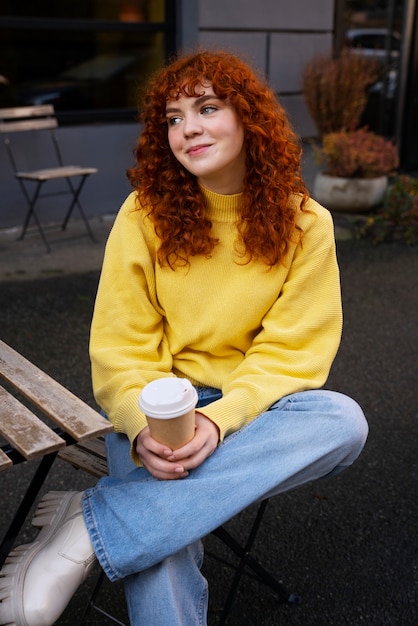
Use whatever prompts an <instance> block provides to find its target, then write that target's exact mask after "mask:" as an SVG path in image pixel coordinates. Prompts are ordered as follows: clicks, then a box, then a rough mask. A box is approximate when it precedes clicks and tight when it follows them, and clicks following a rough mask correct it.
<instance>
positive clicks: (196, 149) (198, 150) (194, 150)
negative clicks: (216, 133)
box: [187, 143, 210, 156]
mask: <svg viewBox="0 0 418 626" xmlns="http://www.w3.org/2000/svg"><path fill="white" fill-rule="evenodd" d="M208 148H210V144H207V143H205V144H200V145H198V146H192V147H191V148H189V149H188V150H187V154H188V155H189V156H198V155H200V154H203V152H206V150H207V149H208Z"/></svg>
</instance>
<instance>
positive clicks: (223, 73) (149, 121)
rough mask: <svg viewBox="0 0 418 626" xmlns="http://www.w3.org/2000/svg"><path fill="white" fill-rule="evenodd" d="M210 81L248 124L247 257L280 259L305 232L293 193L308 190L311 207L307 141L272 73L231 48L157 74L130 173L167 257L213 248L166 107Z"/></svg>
mask: <svg viewBox="0 0 418 626" xmlns="http://www.w3.org/2000/svg"><path fill="white" fill-rule="evenodd" d="M208 82H209V83H210V84H211V85H212V88H213V90H214V92H215V93H216V95H217V96H218V97H219V98H221V99H228V102H229V103H230V104H231V105H232V106H233V107H234V108H235V110H236V112H237V114H238V116H239V118H240V119H241V121H242V124H243V126H244V137H245V148H246V168H247V170H246V176H245V179H244V186H243V196H244V202H243V209H242V214H241V219H240V221H239V222H238V224H237V228H238V232H239V233H240V236H241V238H242V241H243V243H244V246H245V252H246V259H247V260H251V259H261V260H262V261H263V262H265V263H266V264H267V265H268V266H273V265H276V264H277V263H279V262H282V261H283V259H284V256H285V255H286V252H287V250H288V248H289V244H290V243H291V242H292V241H294V240H295V238H296V239H297V240H298V239H299V238H300V237H301V234H302V233H301V232H300V229H299V228H298V227H297V226H296V214H297V211H298V207H296V206H295V203H294V202H293V203H291V202H290V201H289V200H290V196H291V195H292V194H300V207H299V208H301V209H302V210H303V208H304V205H305V202H306V199H307V196H308V193H307V190H306V187H305V185H304V183H303V181H302V178H301V175H300V158H301V148H300V146H299V142H298V139H297V137H296V135H295V133H294V132H293V130H292V128H291V126H290V124H289V121H288V119H287V115H286V113H285V111H284V110H283V108H282V106H281V105H280V104H279V102H278V100H277V97H276V94H275V93H274V91H273V90H272V89H271V88H270V87H269V86H268V85H267V83H266V81H265V80H264V79H262V78H260V77H258V76H257V75H256V74H255V72H254V71H253V70H251V68H250V67H249V66H248V65H247V64H246V63H244V62H243V61H242V60H241V59H239V58H237V57H235V56H234V55H231V54H229V53H227V52H223V51H221V52H211V51H199V52H196V53H193V54H189V55H185V56H181V57H179V58H177V59H176V60H174V61H173V62H172V63H171V64H170V65H168V66H167V67H165V68H163V69H162V70H160V71H159V72H158V73H157V74H156V75H154V77H153V78H151V80H150V82H149V84H148V86H147V89H146V91H145V94H144V99H143V108H142V113H141V116H140V119H141V121H142V122H143V130H142V132H141V134H140V136H139V139H138V142H137V145H136V147H135V150H134V155H135V158H136V164H135V166H134V167H132V168H130V169H129V170H128V172H127V174H128V178H129V181H130V183H131V185H132V186H133V188H134V189H136V190H137V192H138V197H139V200H140V201H141V203H142V205H143V206H147V207H149V209H150V212H149V216H150V218H151V219H152V221H153V223H154V226H155V231H156V233H157V235H158V237H159V238H160V240H161V245H160V249H159V252H158V259H159V262H160V263H161V264H168V265H169V266H171V267H174V266H175V265H176V264H184V263H188V262H189V258H190V257H192V256H194V255H205V256H210V254H211V252H212V250H213V248H214V247H215V246H216V244H217V240H216V239H215V238H213V237H212V236H211V222H210V220H209V219H208V218H207V216H206V213H205V203H204V199H203V197H202V193H201V191H200V188H199V185H198V182H197V179H196V177H195V176H193V175H192V174H190V173H189V172H188V171H187V170H186V169H185V168H184V167H183V166H182V165H181V164H180V163H179V162H178V161H177V159H176V158H175V157H174V156H173V153H172V152H171V149H170V147H169V143H168V127H167V121H166V114H165V109H166V102H167V101H168V100H175V99H177V98H179V97H180V96H182V95H186V96H197V95H199V93H201V89H202V83H205V84H207V83H208Z"/></svg>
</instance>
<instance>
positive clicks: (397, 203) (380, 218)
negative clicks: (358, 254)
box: [358, 175, 418, 245]
mask: <svg viewBox="0 0 418 626" xmlns="http://www.w3.org/2000/svg"><path fill="white" fill-rule="evenodd" d="M358 236H359V237H367V238H369V239H371V240H372V241H373V242H374V243H381V242H385V241H394V240H402V241H404V242H405V243H406V244H408V245H416V244H417V243H418V178H413V177H411V176H406V175H400V176H397V177H396V178H395V179H394V180H393V182H392V184H391V185H390V187H389V189H388V190H387V192H386V194H385V197H384V199H383V208H382V211H381V212H379V213H377V214H376V215H371V216H369V218H368V219H367V221H366V222H365V224H363V225H362V226H361V227H360V228H359V230H358Z"/></svg>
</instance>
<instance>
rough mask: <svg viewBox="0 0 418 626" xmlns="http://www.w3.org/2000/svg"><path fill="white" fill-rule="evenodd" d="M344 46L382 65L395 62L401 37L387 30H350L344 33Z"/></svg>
mask: <svg viewBox="0 0 418 626" xmlns="http://www.w3.org/2000/svg"><path fill="white" fill-rule="evenodd" d="M345 42H346V46H347V47H349V48H350V49H351V50H352V51H353V52H354V53H356V54H362V55H364V56H367V57H370V58H373V59H376V60H377V61H381V62H382V63H395V62H397V60H398V58H399V54H400V50H401V36H400V34H399V33H398V32H396V31H392V32H390V31H389V30H388V29H387V28H350V29H349V30H347V31H346V33H345Z"/></svg>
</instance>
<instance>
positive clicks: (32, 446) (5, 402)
mask: <svg viewBox="0 0 418 626" xmlns="http://www.w3.org/2000/svg"><path fill="white" fill-rule="evenodd" d="M0 434H1V435H2V436H3V437H5V439H6V440H7V441H8V442H9V443H10V444H11V445H12V446H13V447H14V448H16V450H18V451H19V452H20V454H22V455H23V456H24V457H25V459H28V460H31V459H36V458H38V457H41V456H43V455H45V454H49V453H50V452H56V451H57V450H60V449H61V448H64V447H65V445H66V444H65V441H64V439H61V437H59V436H58V435H57V434H56V433H55V432H54V431H53V430H51V429H50V428H49V427H48V426H47V425H46V424H44V422H42V421H41V420H40V419H39V418H38V417H36V415H34V414H33V413H32V412H31V411H29V409H28V408H27V407H25V406H24V405H23V404H22V403H21V402H19V400H17V399H16V398H15V397H14V396H12V395H11V394H10V393H9V392H8V391H6V390H5V389H4V388H3V387H1V386H0Z"/></svg>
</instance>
